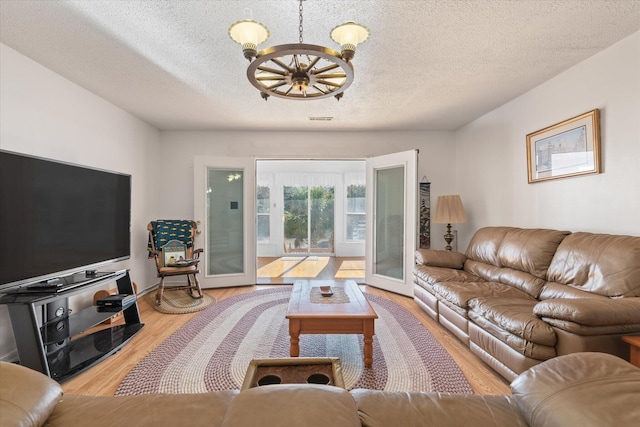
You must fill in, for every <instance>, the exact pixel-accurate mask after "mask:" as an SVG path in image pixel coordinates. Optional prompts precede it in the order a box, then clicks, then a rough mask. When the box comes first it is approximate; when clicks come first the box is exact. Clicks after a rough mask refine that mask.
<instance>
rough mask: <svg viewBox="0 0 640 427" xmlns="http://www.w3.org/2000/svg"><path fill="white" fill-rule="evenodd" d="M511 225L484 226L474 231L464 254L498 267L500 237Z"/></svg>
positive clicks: (502, 237) (511, 228) (502, 236)
mask: <svg viewBox="0 0 640 427" xmlns="http://www.w3.org/2000/svg"><path fill="white" fill-rule="evenodd" d="M510 230H514V228H513V227H484V228H481V229H479V230H478V231H476V232H475V234H474V235H473V237H472V238H471V241H470V242H469V246H468V247H467V251H466V252H465V255H466V256H467V258H469V259H472V260H475V261H480V262H482V263H485V264H491V265H495V266H497V267H500V266H501V265H500V261H499V259H498V249H499V248H500V244H501V243H502V239H504V236H505V235H506V234H507V232H509V231H510Z"/></svg>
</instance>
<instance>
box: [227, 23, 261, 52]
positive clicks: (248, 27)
mask: <svg viewBox="0 0 640 427" xmlns="http://www.w3.org/2000/svg"><path fill="white" fill-rule="evenodd" d="M229 37H231V39H232V40H233V41H235V42H237V43H240V44H241V45H245V44H252V45H254V46H258V45H259V44H260V43H263V42H265V41H267V39H268V38H269V30H268V29H267V27H265V26H264V25H262V24H261V23H259V22H256V21H253V20H251V19H245V20H243V21H238V22H236V23H234V24H232V25H231V26H230V27H229Z"/></svg>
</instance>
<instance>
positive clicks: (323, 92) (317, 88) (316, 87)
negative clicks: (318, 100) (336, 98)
mask: <svg viewBox="0 0 640 427" xmlns="http://www.w3.org/2000/svg"><path fill="white" fill-rule="evenodd" d="M313 87H314V88H315V89H316V90H317V91H318V92H322V94H323V95H326V94H327V93H329V92H325V91H324V90H322V89H321V88H319V87H318V86H317V85H313Z"/></svg>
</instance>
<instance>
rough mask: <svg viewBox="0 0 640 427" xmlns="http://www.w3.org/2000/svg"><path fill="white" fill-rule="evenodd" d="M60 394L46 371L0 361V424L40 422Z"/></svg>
mask: <svg viewBox="0 0 640 427" xmlns="http://www.w3.org/2000/svg"><path fill="white" fill-rule="evenodd" d="M61 397H62V388H61V387H60V384H58V383H57V382H55V381H54V380H52V379H51V378H49V377H47V376H46V375H44V374H41V373H40V372H36V371H34V370H33V369H29V368H26V367H24V366H20V365H15V364H13V363H8V362H0V425H3V426H30V427H39V426H42V425H43V424H44V423H45V422H46V421H47V418H49V415H50V414H51V412H52V411H53V409H54V408H55V406H56V405H57V404H58V401H59V400H60V398H61Z"/></svg>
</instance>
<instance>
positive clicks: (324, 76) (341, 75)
mask: <svg viewBox="0 0 640 427" xmlns="http://www.w3.org/2000/svg"><path fill="white" fill-rule="evenodd" d="M345 77H347V75H346V74H345V73H333V74H322V75H319V74H316V78H318V79H344V78H345Z"/></svg>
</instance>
